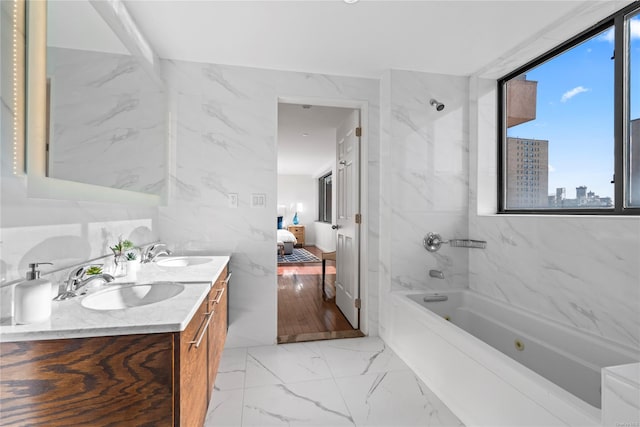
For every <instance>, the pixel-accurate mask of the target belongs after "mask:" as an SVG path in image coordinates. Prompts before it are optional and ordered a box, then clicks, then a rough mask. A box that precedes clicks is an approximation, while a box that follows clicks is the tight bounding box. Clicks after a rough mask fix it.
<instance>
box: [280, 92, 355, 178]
mask: <svg viewBox="0 0 640 427" xmlns="http://www.w3.org/2000/svg"><path fill="white" fill-rule="evenodd" d="M306 107H308V108H303V106H302V105H298V104H279V105H278V173H279V174H281V175H313V176H318V175H320V174H323V173H324V172H327V171H328V168H329V167H330V166H331V165H332V164H334V163H335V161H336V129H337V128H338V126H340V124H341V123H342V122H343V121H344V120H345V118H346V117H347V115H348V114H349V112H350V111H353V110H352V109H350V108H338V107H322V106H317V105H313V106H311V105H307V106H306Z"/></svg>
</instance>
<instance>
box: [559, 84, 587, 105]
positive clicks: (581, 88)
mask: <svg viewBox="0 0 640 427" xmlns="http://www.w3.org/2000/svg"><path fill="white" fill-rule="evenodd" d="M589 90H590V89H587V88H586V87H584V86H577V87H574V88H573V89H571V90H568V91H566V92H565V93H563V94H562V98H560V102H567V101H568V100H570V99H571V98H573V97H574V96H576V95H577V94H579V93H582V92H589Z"/></svg>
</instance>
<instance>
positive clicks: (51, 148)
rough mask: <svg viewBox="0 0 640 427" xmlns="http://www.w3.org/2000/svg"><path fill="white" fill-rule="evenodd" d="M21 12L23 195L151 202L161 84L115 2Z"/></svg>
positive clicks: (158, 190) (161, 134)
mask: <svg viewBox="0 0 640 427" xmlns="http://www.w3.org/2000/svg"><path fill="white" fill-rule="evenodd" d="M27 19H28V25H27V29H28V30H27V46H28V50H27V61H28V62H27V63H28V64H29V65H28V72H27V86H28V99H27V175H28V178H27V181H28V193H29V195H30V196H33V197H45V198H62V199H74V200H101V201H114V202H131V203H142V204H151V205H153V204H158V202H159V200H160V197H159V196H160V195H161V194H162V193H163V191H164V188H165V182H166V179H165V178H166V152H167V149H166V145H167V141H166V138H167V137H166V135H167V120H166V119H167V107H166V91H165V88H164V85H163V82H162V78H161V77H160V74H159V72H158V67H159V66H158V58H157V56H156V55H155V54H154V53H153V50H152V49H151V48H150V46H149V45H148V44H147V43H146V41H145V39H144V37H143V36H142V34H140V33H139V31H138V29H137V27H136V26H135V23H134V22H133V21H132V20H131V18H130V16H129V15H128V13H127V12H126V9H124V7H123V5H122V3H121V2H119V1H113V0H112V1H109V2H105V1H89V0H69V1H67V0H56V1H48V2H45V1H37V2H28V10H27Z"/></svg>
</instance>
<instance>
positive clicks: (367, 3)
mask: <svg viewBox="0 0 640 427" xmlns="http://www.w3.org/2000/svg"><path fill="white" fill-rule="evenodd" d="M124 1H125V4H126V6H127V8H128V10H129V12H130V14H131V16H132V17H133V19H134V20H135V21H136V22H137V24H138V26H139V27H140V29H141V31H142V33H143V34H145V35H146V36H147V39H148V41H149V42H150V44H151V45H152V46H153V48H154V49H155V50H156V52H157V54H158V55H159V56H160V57H161V58H167V59H176V60H184V61H195V62H207V63H216V64H228V65H239V66H249V67H258V68H267V69H280V70H290V71H300V72H313V73H324V74H333V75H344V76H359V77H367V78H375V79H377V78H380V76H381V75H382V73H383V72H384V71H385V70H388V69H402V70H413V71H423V72H431V73H442V74H450V75H459V76H460V75H471V74H473V73H474V72H477V71H478V70H481V69H483V67H486V66H487V65H488V64H491V63H492V62H494V61H496V60H497V59H498V58H500V57H501V56H502V55H504V54H505V53H507V52H510V51H512V50H513V49H515V48H517V47H518V46H520V45H521V44H522V43H524V42H525V41H527V40H530V39H531V38H532V37H535V36H539V35H540V32H541V31H542V30H544V29H545V28H547V27H552V26H557V25H558V22H561V21H560V20H561V19H562V18H563V17H564V16H568V15H569V14H573V13H578V11H579V10H580V8H581V7H582V6H583V5H584V4H586V3H589V0H565V1H563V0H556V1H545V0H537V1H527V0H502V1H485V0H468V1H461V0H425V1H418V0H413V1H400V0H387V1H382V0H360V1H359V2H358V3H355V4H346V3H344V2H343V1H341V0H290V1H271V0H262V1H245V0H235V1H214V0H198V1H190V0H124ZM334 113H336V111H333V112H332V111H329V110H327V109H324V108H320V107H318V108H313V109H311V110H310V111H307V112H304V111H302V110H301V108H299V107H298V108H293V107H291V106H281V111H280V115H279V121H280V125H279V129H278V135H279V138H278V147H279V150H278V152H279V162H278V165H279V166H278V168H279V171H280V173H287V174H310V173H316V172H317V170H318V169H319V168H322V167H324V164H325V163H326V162H325V159H326V158H327V155H329V154H328V151H327V150H331V149H332V147H325V150H324V151H323V149H322V146H321V145H316V144H319V143H318V142H317V141H318V140H317V139H316V138H320V135H327V134H329V133H330V132H335V127H336V126H337V125H336V123H335V120H334V119H335V115H334ZM316 114H317V117H316V119H314V120H311V119H310V118H309V117H308V116H315V115H316ZM303 132H306V133H308V134H309V136H308V137H302V136H301V134H302V133H303ZM323 138H324V137H323ZM331 153H332V152H331ZM310 161H314V163H313V164H310V163H309V162H310Z"/></svg>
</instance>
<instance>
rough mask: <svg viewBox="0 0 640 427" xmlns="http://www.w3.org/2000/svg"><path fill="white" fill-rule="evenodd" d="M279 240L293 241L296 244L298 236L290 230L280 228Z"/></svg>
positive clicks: (284, 241)
mask: <svg viewBox="0 0 640 427" xmlns="http://www.w3.org/2000/svg"><path fill="white" fill-rule="evenodd" d="M278 242H282V243H287V242H291V243H293V244H294V245H295V244H296V243H298V241H297V240H296V236H294V235H293V233H291V232H290V231H289V230H278Z"/></svg>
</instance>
